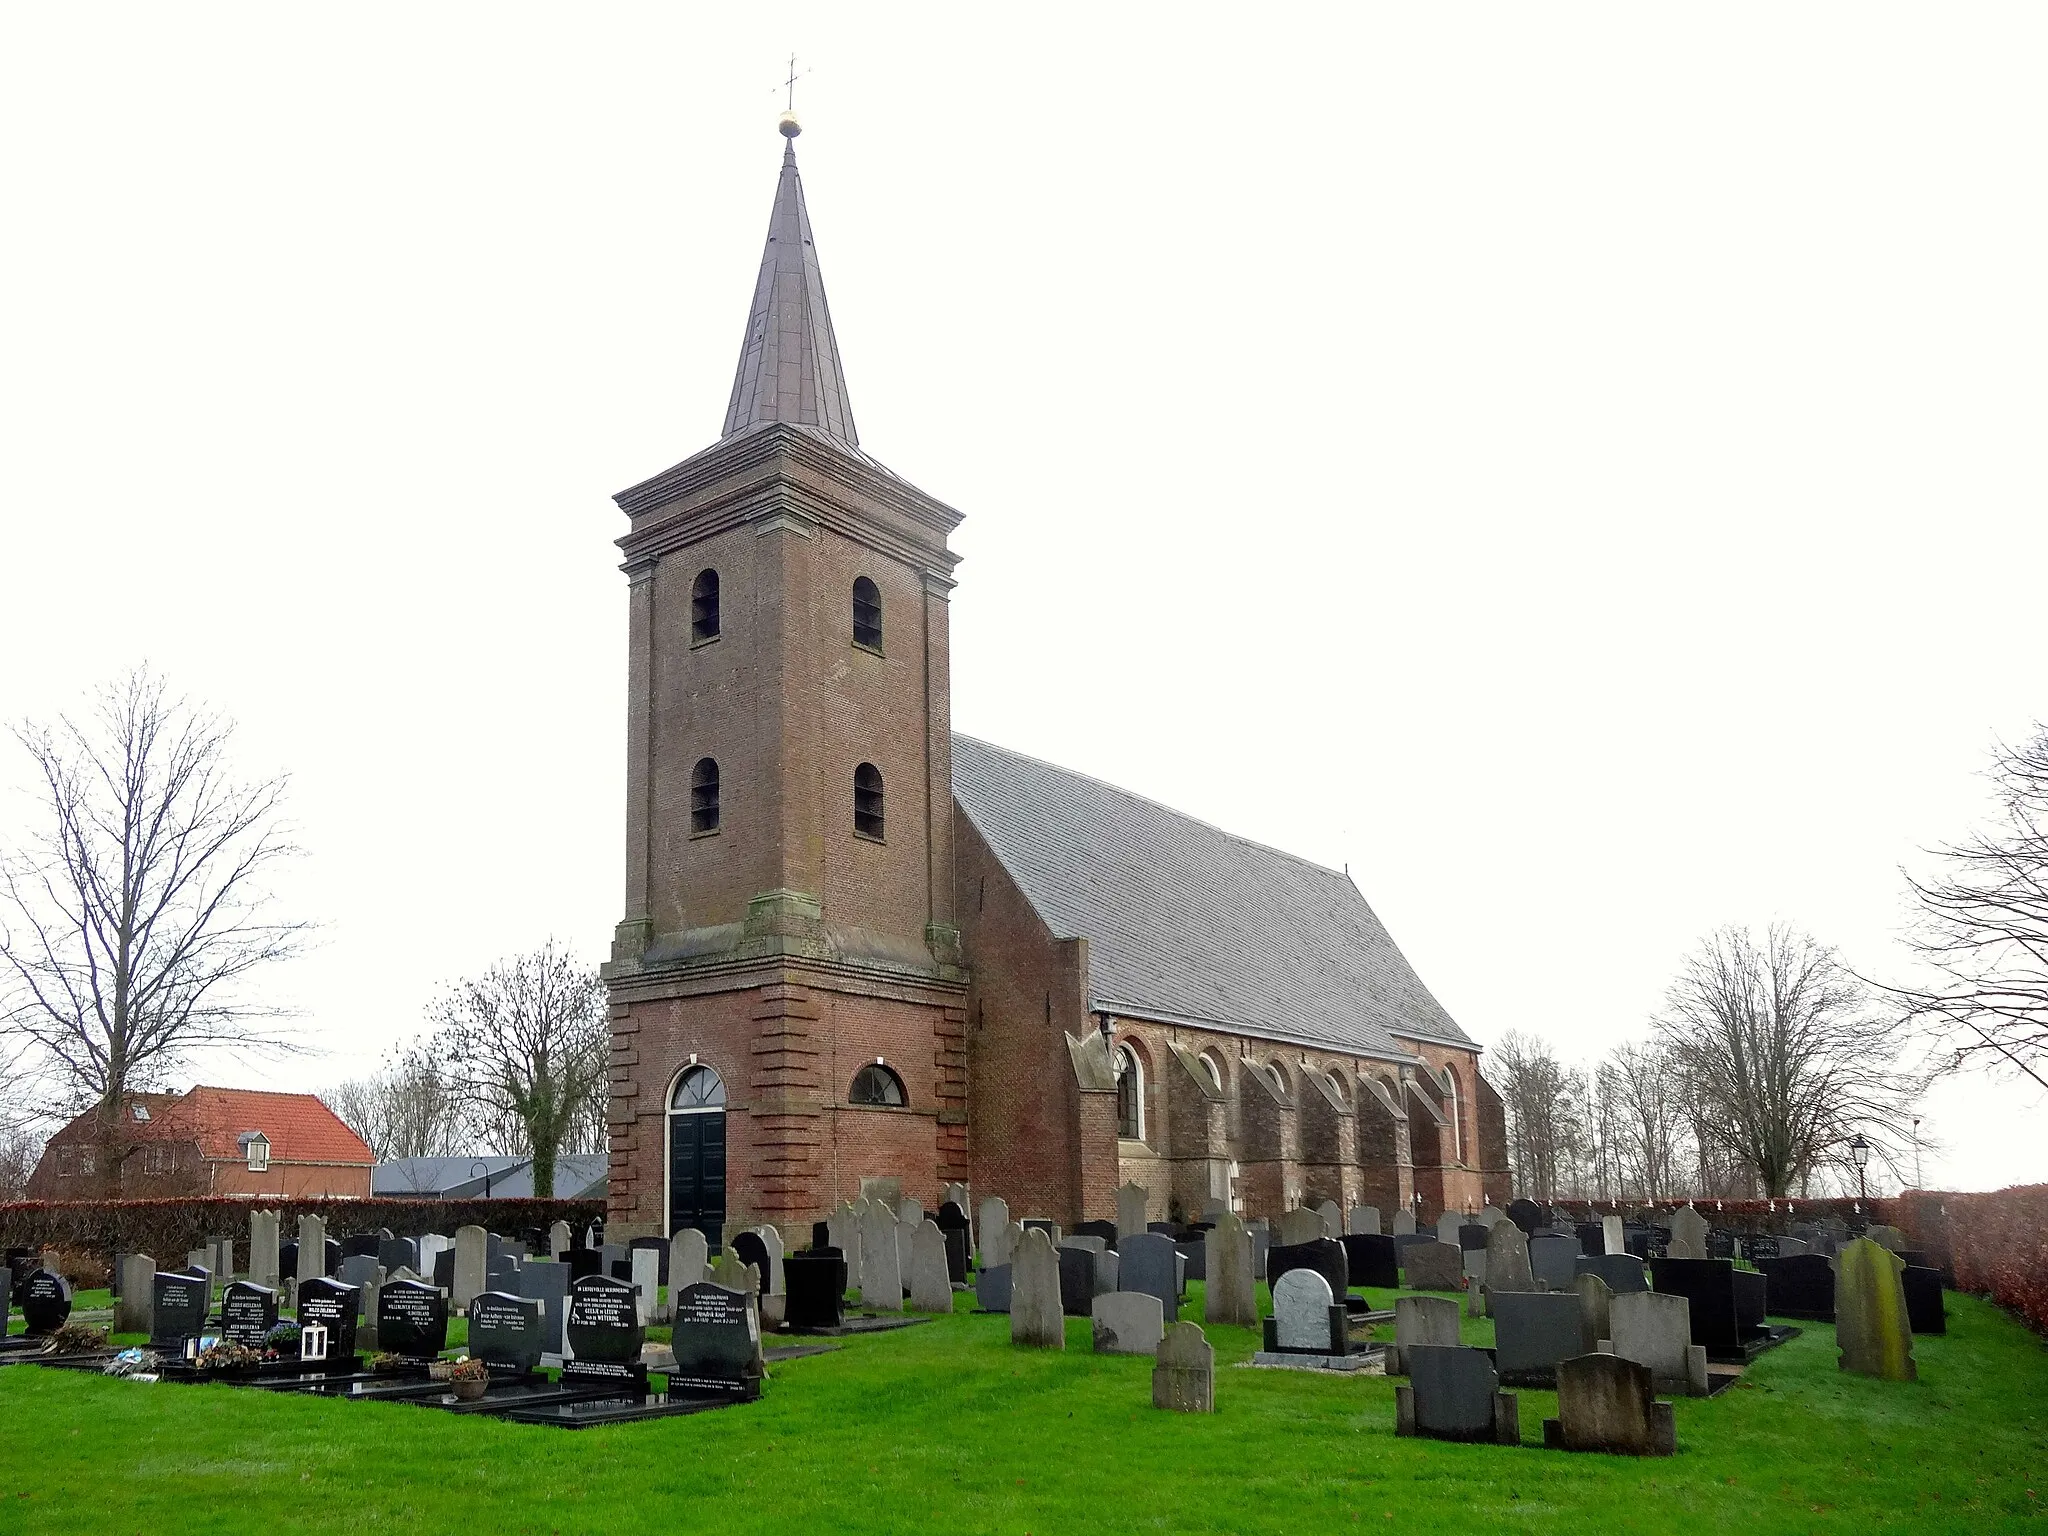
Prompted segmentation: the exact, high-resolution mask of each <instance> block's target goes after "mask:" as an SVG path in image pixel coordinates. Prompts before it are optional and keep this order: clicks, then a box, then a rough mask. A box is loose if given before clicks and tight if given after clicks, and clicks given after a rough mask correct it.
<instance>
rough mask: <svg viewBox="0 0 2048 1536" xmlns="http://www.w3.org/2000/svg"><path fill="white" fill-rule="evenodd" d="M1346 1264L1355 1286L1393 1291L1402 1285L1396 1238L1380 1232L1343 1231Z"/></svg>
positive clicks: (1349, 1276) (1347, 1271) (1347, 1272)
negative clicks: (1385, 1235)
mask: <svg viewBox="0 0 2048 1536" xmlns="http://www.w3.org/2000/svg"><path fill="white" fill-rule="evenodd" d="M1342 1242H1343V1244H1344V1268H1345V1271H1346V1274H1347V1276H1348V1278H1349V1279H1350V1281H1351V1283H1352V1284H1353V1285H1354V1286H1360V1287H1363V1288H1367V1289H1370V1290H1379V1291H1392V1290H1398V1289H1399V1288H1400V1285H1401V1272H1400V1266H1399V1264H1398V1263H1397V1262H1396V1256H1395V1251H1394V1240H1393V1239H1392V1238H1391V1237H1382V1236H1380V1234H1378V1233H1377V1232H1348V1233H1346V1234H1345V1235H1344V1237H1343V1239H1342Z"/></svg>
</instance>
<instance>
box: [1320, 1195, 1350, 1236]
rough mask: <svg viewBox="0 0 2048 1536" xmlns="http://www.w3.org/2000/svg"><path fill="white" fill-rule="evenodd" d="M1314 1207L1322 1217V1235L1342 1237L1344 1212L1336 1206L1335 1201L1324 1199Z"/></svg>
mask: <svg viewBox="0 0 2048 1536" xmlns="http://www.w3.org/2000/svg"><path fill="white" fill-rule="evenodd" d="M1315 1209H1316V1214H1317V1215H1318V1216H1320V1217H1322V1218H1323V1236H1325V1237H1342V1236H1343V1235H1344V1213H1343V1211H1341V1210H1339V1209H1338V1208H1337V1202H1336V1201H1334V1200H1324V1201H1322V1202H1321V1203H1319V1204H1318V1205H1317V1206H1316V1208H1315Z"/></svg>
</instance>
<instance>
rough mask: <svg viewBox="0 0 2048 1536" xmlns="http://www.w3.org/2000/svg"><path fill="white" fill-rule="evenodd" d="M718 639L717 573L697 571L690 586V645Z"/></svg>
mask: <svg viewBox="0 0 2048 1536" xmlns="http://www.w3.org/2000/svg"><path fill="white" fill-rule="evenodd" d="M717 638H718V572H716V571H699V572H698V573H697V579H696V580H695V581H694V582H692V583H691V584H690V643H691V644H692V645H695V644H696V643H697V642H699V641H701V640H716V639H717Z"/></svg>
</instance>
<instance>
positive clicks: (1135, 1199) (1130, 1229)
mask: <svg viewBox="0 0 2048 1536" xmlns="http://www.w3.org/2000/svg"><path fill="white" fill-rule="evenodd" d="M1150 1198H1151V1195H1150V1192H1149V1191H1148V1190H1146V1189H1145V1188H1144V1187H1143V1186H1142V1185H1140V1184H1136V1183H1129V1184H1125V1185H1124V1186H1123V1188H1121V1189H1119V1190H1118V1191H1117V1192H1116V1239H1117V1248H1118V1249H1119V1251H1121V1249H1122V1248H1123V1240H1124V1239H1125V1238H1127V1237H1135V1236H1137V1235H1138V1234H1139V1233H1140V1232H1143V1231H1144V1230H1145V1202H1146V1201H1147V1200H1149V1199H1150ZM1146 1353H1147V1354H1150V1353H1151V1351H1150V1350H1147V1351H1146Z"/></svg>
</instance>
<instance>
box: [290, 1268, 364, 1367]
mask: <svg viewBox="0 0 2048 1536" xmlns="http://www.w3.org/2000/svg"><path fill="white" fill-rule="evenodd" d="M298 1302H299V1326H300V1327H301V1328H302V1329H303V1328H306V1327H320V1328H324V1329H326V1330H327V1360H328V1363H329V1365H330V1367H333V1366H336V1365H342V1366H349V1367H351V1368H352V1367H353V1362H354V1361H355V1357H356V1318H357V1316H358V1314H359V1313H360V1312H361V1310H362V1305H363V1303H362V1297H361V1295H360V1293H358V1292H357V1290H356V1288H355V1287H354V1286H352V1285H343V1284H342V1283H341V1282H340V1281H339V1280H330V1279H328V1278H327V1277H326V1276H325V1275H316V1276H315V1277H314V1278H312V1279H311V1280H301V1281H300V1282H299V1297H298Z"/></svg>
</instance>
